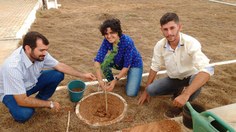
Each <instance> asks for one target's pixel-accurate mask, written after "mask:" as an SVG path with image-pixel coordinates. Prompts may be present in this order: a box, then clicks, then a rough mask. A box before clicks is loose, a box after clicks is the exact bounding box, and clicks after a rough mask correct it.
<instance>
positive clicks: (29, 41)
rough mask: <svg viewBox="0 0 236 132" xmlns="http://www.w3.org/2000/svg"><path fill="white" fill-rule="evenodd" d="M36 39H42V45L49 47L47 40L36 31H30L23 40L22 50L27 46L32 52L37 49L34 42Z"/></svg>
mask: <svg viewBox="0 0 236 132" xmlns="http://www.w3.org/2000/svg"><path fill="white" fill-rule="evenodd" d="M38 39H42V41H43V44H45V45H49V41H48V39H47V38H46V37H45V36H43V35H42V34H40V33H39V32H36V31H30V32H28V33H27V34H26V35H25V36H24V39H23V49H24V50H25V46H26V45H29V46H30V48H31V49H32V50H34V49H35V48H36V47H37V44H36V41H37V40H38Z"/></svg>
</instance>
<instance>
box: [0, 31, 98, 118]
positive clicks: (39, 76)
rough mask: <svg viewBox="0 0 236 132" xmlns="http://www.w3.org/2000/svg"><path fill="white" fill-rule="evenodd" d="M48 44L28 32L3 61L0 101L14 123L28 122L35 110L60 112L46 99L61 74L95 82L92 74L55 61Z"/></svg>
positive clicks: (50, 94) (62, 76) (36, 34)
mask: <svg viewBox="0 0 236 132" xmlns="http://www.w3.org/2000/svg"><path fill="white" fill-rule="evenodd" d="M48 45H49V42H48V40H47V38H46V37H45V36H43V35H42V34H40V33H38V32H28V33H27V34H26V35H25V37H24V39H23V45H22V46H20V47H19V48H18V49H16V50H15V51H14V52H13V53H12V54H11V55H10V56H9V57H8V58H7V59H6V60H5V62H4V63H3V65H2V67H1V69H0V101H2V102H3V103H4V104H5V105H6V107H7V108H8V109H9V112H10V113H11V115H12V117H13V118H14V120H16V121H17V122H21V123H23V122H25V121H27V120H28V119H30V117H31V116H32V115H33V114H34V112H35V108H38V107H47V108H51V109H54V110H55V111H59V110H60V104H59V103H58V102H57V101H50V100H48V99H49V98H50V97H51V96H52V95H53V93H54V92H55V89H56V87H57V86H58V84H59V83H60V82H61V81H62V80H63V79H64V73H65V74H69V75H72V76H76V77H80V78H83V79H87V80H95V79H96V77H95V76H94V75H93V74H92V73H81V72H79V71H77V70H75V69H73V68H72V67H70V66H68V65H66V64H64V63H61V62H58V61H57V60H56V59H55V58H53V57H52V56H51V55H50V54H49V53H48V52H47V51H48V48H49V47H48ZM45 68H47V69H48V68H52V69H49V70H45ZM34 93H37V94H36V96H35V97H32V96H30V95H32V94H34Z"/></svg>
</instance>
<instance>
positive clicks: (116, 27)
mask: <svg viewBox="0 0 236 132" xmlns="http://www.w3.org/2000/svg"><path fill="white" fill-rule="evenodd" d="M107 28H111V30H112V31H113V32H117V33H118V36H119V37H121V35H122V30H121V25H120V20H119V19H116V18H112V19H107V20H105V21H104V22H103V23H102V25H101V26H100V32H101V34H102V35H103V36H104V35H105V34H106V32H107Z"/></svg>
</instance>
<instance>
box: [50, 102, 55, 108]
mask: <svg viewBox="0 0 236 132" xmlns="http://www.w3.org/2000/svg"><path fill="white" fill-rule="evenodd" d="M53 107H54V104H53V102H52V101H50V108H51V109H52V108H53Z"/></svg>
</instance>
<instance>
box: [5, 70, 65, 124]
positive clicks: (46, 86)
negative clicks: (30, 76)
mask: <svg viewBox="0 0 236 132" xmlns="http://www.w3.org/2000/svg"><path fill="white" fill-rule="evenodd" d="M63 79H64V73H62V72H59V71H56V70H45V71H43V72H42V74H41V76H40V77H39V78H38V82H37V84H36V86H35V87H33V88H32V89H30V90H28V91H27V92H26V94H27V96H30V95H32V94H34V93H37V92H38V93H37V95H36V98H38V99H41V100H47V99H48V98H50V97H51V96H52V95H53V93H54V92H55V90H56V88H57V86H58V84H59V83H60V82H61V81H62V80H63ZM2 102H3V103H4V104H5V105H6V107H7V108H8V109H9V112H10V113H11V115H12V117H13V118H14V119H15V120H16V121H18V122H21V123H23V122H25V121H27V120H29V119H30V118H31V116H32V115H33V114H34V112H35V110H34V108H29V107H22V106H19V105H18V104H17V102H16V100H15V98H14V97H13V95H5V96H4V98H3V101H2Z"/></svg>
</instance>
